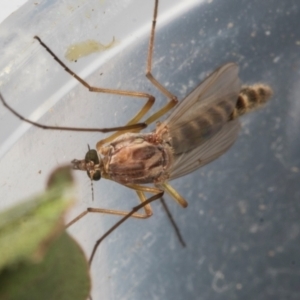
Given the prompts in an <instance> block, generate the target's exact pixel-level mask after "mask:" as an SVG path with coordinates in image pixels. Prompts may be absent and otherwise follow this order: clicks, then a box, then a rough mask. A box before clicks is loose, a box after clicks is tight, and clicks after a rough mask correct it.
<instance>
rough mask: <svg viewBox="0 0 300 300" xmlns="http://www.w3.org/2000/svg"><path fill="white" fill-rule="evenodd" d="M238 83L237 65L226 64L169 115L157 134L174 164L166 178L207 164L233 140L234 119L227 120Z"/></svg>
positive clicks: (236, 96)
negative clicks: (168, 147) (162, 137)
mask: <svg viewBox="0 0 300 300" xmlns="http://www.w3.org/2000/svg"><path fill="white" fill-rule="evenodd" d="M240 90H241V82H240V80H239V78H238V66H237V65H236V64H233V63H229V64H226V65H224V66H222V67H220V68H219V69H217V70H216V71H215V72H213V73H212V74H211V75H210V76H209V77H208V78H207V79H205V80H204V81H203V82H202V83H201V84H200V85H199V86H198V87H196V89H195V90H193V91H192V92H191V93H190V94H189V95H188V96H187V97H186V98H185V99H184V100H183V101H182V102H181V103H180V104H179V105H178V106H177V107H176V108H175V110H174V111H173V112H172V114H171V115H170V116H169V117H168V118H167V120H166V121H165V122H163V123H162V124H160V125H159V126H158V127H157V132H160V131H161V132H162V134H163V132H164V131H165V132H167V134H168V137H169V140H170V144H171V146H172V148H173V157H174V161H173V164H172V167H171V168H170V170H169V172H170V179H174V178H177V177H180V176H183V175H185V174H188V173H190V172H193V171H194V170H196V169H198V168H200V167H201V166H203V165H205V164H207V163H209V162H211V161H212V160H214V159H216V158H217V157H219V156H220V155H222V154H223V153H224V152H225V151H227V150H228V148H230V146H231V145H232V144H233V143H234V141H235V140H236V137H237V135H238V132H239V128H240V126H239V122H238V120H231V114H232V112H233V110H234V108H235V106H236V102H237V99H238V95H239V92H240Z"/></svg>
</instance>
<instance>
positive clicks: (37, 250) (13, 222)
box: [0, 167, 74, 270]
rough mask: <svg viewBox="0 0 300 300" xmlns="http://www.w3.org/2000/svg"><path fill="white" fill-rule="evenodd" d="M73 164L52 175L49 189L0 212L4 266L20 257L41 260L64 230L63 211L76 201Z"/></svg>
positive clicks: (0, 245)
mask: <svg viewBox="0 0 300 300" xmlns="http://www.w3.org/2000/svg"><path fill="white" fill-rule="evenodd" d="M73 199H74V197H73V179H72V175H71V170H70V168H69V167H61V168H59V169H57V170H56V171H55V172H54V173H53V174H52V175H51V176H50V183H49V188H48V190H47V191H46V192H45V193H43V194H42V195H40V196H38V197H35V198H34V199H31V200H28V201H26V202H23V203H21V204H18V205H16V206H15V207H13V208H11V209H9V210H7V211H5V212H3V213H1V214H0V249H1V255H0V270H1V269H3V268H4V267H7V266H9V265H12V264H16V263H18V262H20V261H26V260H30V261H39V260H40V259H41V258H42V257H43V255H44V253H45V250H46V249H47V247H48V245H49V243H50V242H51V241H52V240H53V238H55V237H56V236H58V235H59V234H60V233H61V232H62V230H64V222H63V215H64V213H65V211H66V210H67V208H68V207H69V206H70V205H71V204H72V202H73Z"/></svg>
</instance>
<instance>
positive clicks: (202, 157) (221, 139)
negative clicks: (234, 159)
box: [170, 120, 240, 180]
mask: <svg viewBox="0 0 300 300" xmlns="http://www.w3.org/2000/svg"><path fill="white" fill-rule="evenodd" d="M239 130H240V123H239V121H238V120H234V121H230V122H228V123H226V124H225V125H224V126H223V128H222V129H221V130H220V131H219V132H218V133H217V134H215V135H214V136H213V137H212V138H211V139H209V140H208V141H206V142H205V143H203V144H201V145H200V146H198V147H196V148H195V149H193V150H191V151H189V152H187V153H181V154H180V155H177V156H174V162H173V166H172V169H171V170H170V180H172V179H175V178H178V177H181V176H184V175H186V174H188V173H191V172H193V171H195V170H197V169H198V168H200V167H202V166H204V165H206V164H208V163H209V162H211V161H213V160H215V159H216V158H218V157H219V156H221V155H222V154H223V153H225V152H226V151H227V150H228V149H229V148H230V147H231V146H232V144H233V143H234V142H235V140H236V138H237V135H238V133H239Z"/></svg>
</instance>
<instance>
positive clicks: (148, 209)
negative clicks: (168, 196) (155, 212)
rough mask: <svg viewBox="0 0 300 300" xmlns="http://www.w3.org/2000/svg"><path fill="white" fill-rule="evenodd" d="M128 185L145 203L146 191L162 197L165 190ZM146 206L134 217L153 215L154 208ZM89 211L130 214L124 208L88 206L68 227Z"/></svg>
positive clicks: (118, 214)
mask: <svg viewBox="0 0 300 300" xmlns="http://www.w3.org/2000/svg"><path fill="white" fill-rule="evenodd" d="M126 186H127V187H129V188H131V189H134V190H135V191H136V193H137V195H138V197H139V200H140V202H141V203H144V202H146V201H147V198H146V196H145V194H144V193H145V192H147V193H151V194H154V195H160V197H161V196H162V195H163V193H164V192H163V191H162V190H161V189H159V188H154V187H147V186H141V185H137V184H131V185H126ZM143 208H144V213H134V214H132V215H131V217H133V218H137V219H146V218H149V217H151V216H152V208H151V206H150V205H149V204H146V205H145V206H143ZM88 213H102V214H110V215H117V216H126V215H128V213H129V212H128V211H123V210H115V209H106V208H95V207H88V208H87V209H86V210H85V211H83V212H82V213H80V214H79V215H78V216H77V217H75V218H74V219H73V220H72V221H70V222H69V223H68V224H67V225H66V227H69V226H71V225H72V224H74V223H76V222H77V221H79V220H80V219H81V218H83V217H84V216H86V215H87V214H88Z"/></svg>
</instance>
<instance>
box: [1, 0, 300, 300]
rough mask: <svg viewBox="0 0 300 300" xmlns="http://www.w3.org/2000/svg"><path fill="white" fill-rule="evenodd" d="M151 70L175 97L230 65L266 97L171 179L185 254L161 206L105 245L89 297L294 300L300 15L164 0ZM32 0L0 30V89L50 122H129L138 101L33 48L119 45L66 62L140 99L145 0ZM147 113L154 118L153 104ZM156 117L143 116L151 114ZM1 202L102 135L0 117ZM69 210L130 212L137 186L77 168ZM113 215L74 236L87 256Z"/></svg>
mask: <svg viewBox="0 0 300 300" xmlns="http://www.w3.org/2000/svg"><path fill="white" fill-rule="evenodd" d="M160 2H161V3H160V7H159V16H158V22H157V31H156V40H155V53H154V59H153V61H154V64H153V73H154V75H155V76H157V78H158V79H159V80H160V81H161V82H162V84H164V85H165V86H167V87H168V88H169V89H170V91H171V92H173V93H174V94H176V95H177V96H178V97H179V98H180V99H182V98H183V97H184V96H185V95H186V94H187V93H188V92H189V91H190V90H192V89H193V88H194V87H195V86H196V85H197V84H198V83H199V82H200V81H201V79H202V78H204V76H205V75H206V74H208V73H209V72H211V71H213V70H214V69H215V68H217V67H219V66H220V65H222V64H224V63H226V62H229V61H233V62H237V63H238V64H239V66H240V77H241V79H242V81H243V82H245V83H254V82H259V81H261V82H266V83H268V84H270V85H271V86H272V87H273V88H274V93H275V95H274V97H273V99H272V100H271V101H270V103H269V104H268V105H267V107H265V108H264V109H263V110H261V111H258V112H255V113H253V114H250V115H248V116H246V117H244V118H242V120H241V122H242V130H241V133H240V136H239V138H238V140H237V142H236V143H235V145H234V146H233V147H232V148H231V149H230V150H229V151H228V153H226V154H225V155H223V156H222V157H221V158H220V159H218V160H217V161H215V162H213V163H211V164H209V165H208V166H205V167H203V168H202V169H200V170H198V171H196V172H194V173H193V174H190V175H188V176H185V177H182V178H180V179H178V180H175V181H173V182H172V184H173V186H174V187H175V188H176V189H177V190H178V191H179V192H180V193H181V194H182V195H184V197H185V198H186V200H187V201H188V202H189V206H188V208H186V209H182V208H181V207H179V206H178V205H177V204H176V203H174V202H173V201H172V200H171V199H169V198H168V197H166V201H167V203H168V204H169V207H170V209H171V211H172V213H173V216H174V218H175V220H176V222H177V225H178V226H179V228H180V229H181V232H182V234H183V236H184V239H185V242H186V244H187V247H186V248H182V247H181V245H180V244H179V242H178V240H177V237H176V236H175V233H174V230H173V228H172V227H171V225H170V222H169V221H168V219H167V218H166V214H165V212H164V211H163V210H162V207H161V205H160V204H159V202H157V203H154V204H153V207H154V216H153V217H152V218H150V219H148V220H134V219H132V220H129V221H128V222H126V224H124V225H123V226H121V227H120V228H119V229H118V230H117V231H116V232H115V233H113V234H112V235H111V236H110V237H109V238H107V239H106V240H105V241H104V243H103V244H102V246H101V247H100V249H99V251H98V253H97V255H96V257H95V260H94V263H93V265H92V278H93V292H92V296H93V299H130V300H132V299H210V300H214V299H216V300H217V299H257V300H260V299H275V300H276V299H299V297H300V292H299V280H300V268H299V264H300V255H299V242H300V223H299V219H300V209H299V208H300V207H299V206H300V205H299V200H300V199H299V198H300V184H299V182H300V155H299V146H300V145H299V143H300V142H299V123H300V104H299V103H300V102H299V98H300V97H299V95H300V91H299V82H300V55H299V53H300V30H299V28H300V26H299V25H300V11H299V10H300V8H299V5H297V3H296V2H295V1H292V0H288V1H278V0H277V1H276V0H271V1H267V2H265V3H262V1H259V0H255V1H251V2H249V1H247V0H242V1H241V0H229V1H217V0H215V1H205V2H203V1H194V2H193V1H191V2H188V1H181V2H179V3H178V4H177V3H175V4H174V1H163V0H162V1H160ZM35 3H36V2H34V1H29V2H28V3H27V4H26V5H25V6H23V7H22V8H21V9H20V10H19V11H17V12H16V13H15V14H14V15H12V16H11V17H10V18H9V19H7V20H5V21H4V22H3V23H2V24H1V25H0V44H1V47H0V56H1V61H0V90H1V93H2V94H3V96H4V97H5V99H6V100H7V101H8V102H9V103H10V104H11V105H13V106H14V108H15V109H17V110H18V111H19V112H21V113H22V114H23V115H25V116H27V117H28V116H30V117H31V118H35V117H36V118H40V119H39V121H40V122H42V123H48V124H52V125H54V124H60V125H65V126H71V125H74V126H78V127H82V126H86V127H87V126H89V127H92V126H99V127H110V126H117V125H122V124H124V123H125V122H126V121H127V120H128V119H129V118H130V117H131V116H133V115H134V114H135V113H136V112H137V111H138V109H139V108H140V107H141V102H143V100H136V99H127V98H126V97H118V96H111V95H104V94H92V93H89V92H88V91H86V89H85V88H83V87H82V86H80V85H79V84H77V82H76V81H75V80H74V79H72V78H70V76H69V75H68V74H66V73H65V72H64V70H62V69H61V67H60V66H58V65H57V64H56V63H55V61H53V59H52V58H51V57H50V56H49V54H48V53H46V52H45V51H44V49H43V48H42V47H41V46H40V45H39V44H38V43H37V42H36V41H35V40H34V39H33V36H34V35H39V36H40V37H41V38H42V39H43V40H44V42H45V43H47V44H48V45H49V46H50V47H51V49H52V50H53V51H54V52H55V53H57V55H58V56H59V57H60V58H63V57H64V53H65V51H66V49H67V48H68V46H69V45H71V44H74V43H77V42H81V41H84V40H86V39H95V40H97V41H99V42H100V43H103V44H107V43H109V42H110V41H111V38H112V36H114V37H115V38H116V40H117V41H118V42H119V44H118V45H116V47H114V48H112V49H110V50H109V51H106V52H103V53H100V54H99V53H96V54H94V55H91V56H89V57H87V58H83V59H80V60H79V61H78V62H77V63H70V62H67V61H66V62H67V64H68V66H70V67H71V68H72V69H73V70H74V71H76V72H77V73H79V74H80V75H81V76H82V77H84V78H85V79H87V80H88V81H89V82H90V83H92V84H94V85H99V86H102V87H110V88H122V89H130V90H138V91H146V92H149V93H151V94H153V95H155V96H156V98H157V102H156V104H155V108H158V107H161V105H162V104H163V103H165V101H166V99H165V97H164V96H162V95H160V93H159V92H157V91H156V89H155V88H154V87H153V86H152V85H151V84H150V83H149V82H148V81H147V79H146V78H145V76H144V72H145V66H146V55H147V45H148V38H149V33H150V26H151V19H152V14H153V2H152V1H147V2H145V1H143V2H141V1H122V2H121V3H120V1H82V0H81V1H79V0H78V1H64V2H62V1H53V0H52V1H42V2H41V3H39V4H35ZM155 108H154V109H155ZM154 109H153V110H152V111H154ZM0 128H1V132H0V140H1V148H0V155H1V161H0V183H1V189H0V199H1V202H0V205H1V208H4V207H8V206H11V205H13V203H15V202H17V201H18V199H24V198H26V197H27V196H28V195H30V194H33V193H35V192H38V191H41V190H42V189H43V188H44V186H45V182H46V179H47V176H48V174H49V173H50V170H52V169H53V168H54V167H56V166H57V165H59V164H61V163H65V162H68V161H70V160H72V159H73V158H78V159H81V158H83V157H84V155H85V152H86V150H87V144H89V145H90V146H91V147H93V146H94V145H95V144H96V142H97V141H98V140H99V139H101V138H102V137H103V136H104V135H103V134H100V133H99V134H96V133H92V134H90V133H70V132H59V131H58V132H53V131H46V130H41V129H38V128H30V126H28V125H26V124H24V123H23V122H21V121H20V120H18V119H16V118H15V117H14V116H12V115H11V114H10V113H9V112H8V111H7V110H6V109H5V108H3V107H1V109H0ZM76 178H77V181H78V186H79V187H78V198H79V204H78V207H77V208H76V209H75V210H74V211H73V212H72V213H71V214H70V216H69V217H68V218H69V219H71V218H72V217H73V216H75V215H77V214H78V213H79V212H81V211H82V210H84V209H85V208H86V207H88V206H93V207H104V208H119V209H121V208H124V209H126V208H127V209H130V208H131V207H132V206H134V205H136V204H137V198H136V195H135V193H134V192H133V191H131V190H128V189H126V188H124V187H122V186H120V185H118V184H116V183H114V182H110V181H107V180H101V181H100V182H96V183H94V195H95V200H94V202H92V200H91V199H92V196H91V186H90V181H89V180H88V178H87V176H86V174H85V173H84V172H81V173H80V172H77V173H76ZM117 219H118V217H114V216H103V215H97V214H93V215H89V216H87V217H85V219H83V220H81V221H79V222H78V223H77V224H74V225H73V226H72V227H71V228H70V232H71V233H73V234H74V236H75V237H76V238H77V240H78V241H79V242H80V244H81V245H82V246H83V247H84V249H85V251H86V253H87V255H89V254H90V252H91V249H92V247H93V244H94V242H95V240H96V239H97V238H98V237H100V236H101V234H102V233H104V232H105V231H106V229H108V228H109V227H110V226H111V225H112V224H114V223H115V222H116V221H117Z"/></svg>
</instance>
